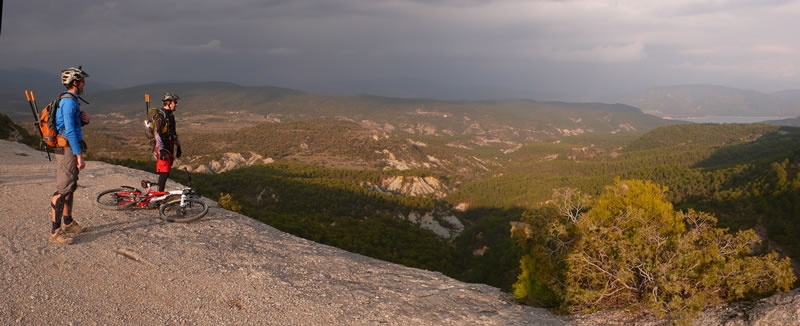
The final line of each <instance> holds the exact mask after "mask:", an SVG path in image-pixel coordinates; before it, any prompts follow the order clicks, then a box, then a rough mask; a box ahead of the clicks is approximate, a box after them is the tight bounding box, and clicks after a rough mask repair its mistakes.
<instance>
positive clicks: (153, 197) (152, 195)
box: [118, 179, 184, 208]
mask: <svg viewBox="0 0 800 326" xmlns="http://www.w3.org/2000/svg"><path fill="white" fill-rule="evenodd" d="M154 185H155V184H154V183H152V182H150V181H149V180H147V179H144V180H142V188H144V189H145V191H144V192H142V191H141V190H139V189H136V188H133V187H129V186H123V188H129V189H131V191H130V192H126V193H118V195H119V196H120V197H125V196H127V195H133V196H134V197H135V203H134V204H133V207H139V208H154V207H155V206H156V204H158V203H160V202H161V201H163V200H165V199H167V198H168V197H170V196H173V195H181V199H183V194H184V190H171V191H157V190H153V189H152V187H153V186H154ZM181 204H183V203H181Z"/></svg>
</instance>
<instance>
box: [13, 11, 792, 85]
mask: <svg viewBox="0 0 800 326" xmlns="http://www.w3.org/2000/svg"><path fill="white" fill-rule="evenodd" d="M799 30H800V1H789V0H758V1H757V0H693V1H687V0H646V1H645V0H620V1H588V0H582V1H581V0H579V1H570V0H565V1H536V0H519V1H517V0H497V1H492V0H224V1H222V0H219V1H213V0H180V1H177V0H136V1H121V0H120V1H90V0H71V1H56V0H9V1H5V3H4V7H3V20H2V34H0V68H3V69H13V68H21V67H27V68H35V69H40V70H44V71H48V72H54V73H59V72H60V71H61V69H63V68H65V67H67V66H72V65H83V67H84V68H85V69H86V70H87V71H88V72H89V73H90V74H91V78H96V79H97V80H101V81H103V82H107V83H110V84H112V85H114V86H117V87H128V86H134V85H138V84H144V83H150V82H157V81H211V80H213V81H229V82H234V83H238V84H242V85H272V86H284V87H292V88H301V89H303V88H305V89H307V90H313V89H326V88H332V87H334V88H335V87H338V88H347V87H352V88H354V91H363V89H355V88H359V87H363V85H365V84H369V83H374V84H376V85H383V86H382V87H397V88H398V89H401V88H404V87H407V88H408V89H409V91H408V92H412V93H413V89H414V87H410V86H408V84H416V85H418V87H422V86H424V87H429V89H428V90H429V91H435V89H436V88H437V87H442V92H447V91H452V89H492V90H497V91H498V92H500V93H503V94H511V95H516V96H519V97H528V98H534V99H561V100H607V99H609V98H614V97H617V96H619V95H623V94H625V93H627V92H632V91H635V90H640V89H644V88H648V87H655V86H666V85H678V84H715V85H722V86H729V87H736V88H743V89H752V90H757V91H761V92H774V91H779V90H784V89H792V88H800V57H798V53H799V52H800V37H798V36H797V31H799ZM420 85H421V86H420ZM470 87H471V88H470ZM450 88H452V89H450ZM454 94H455V93H454ZM407 95H409V96H413V95H415V94H407Z"/></svg>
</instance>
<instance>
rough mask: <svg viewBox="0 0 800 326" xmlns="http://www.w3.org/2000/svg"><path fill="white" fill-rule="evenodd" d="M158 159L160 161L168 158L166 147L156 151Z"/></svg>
mask: <svg viewBox="0 0 800 326" xmlns="http://www.w3.org/2000/svg"><path fill="white" fill-rule="evenodd" d="M158 159H159V160H162V161H166V160H168V159H169V151H168V150H166V149H162V150H159V151H158Z"/></svg>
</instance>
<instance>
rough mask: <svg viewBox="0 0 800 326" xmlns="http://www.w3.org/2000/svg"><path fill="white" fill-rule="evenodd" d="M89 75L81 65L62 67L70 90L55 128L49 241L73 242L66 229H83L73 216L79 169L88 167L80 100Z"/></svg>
mask: <svg viewBox="0 0 800 326" xmlns="http://www.w3.org/2000/svg"><path fill="white" fill-rule="evenodd" d="M86 77H89V74H87V73H86V72H85V71H83V69H82V67H81V66H78V68H75V67H70V68H67V69H64V70H63V71H61V83H62V84H63V85H64V87H66V88H67V91H66V92H64V93H63V94H62V95H61V100H60V101H59V103H58V109H57V110H56V114H55V119H56V129H57V130H58V131H59V135H58V137H59V139H58V146H57V147H56V149H55V154H56V192H55V193H53V197H52V198H51V199H50V208H51V210H50V221H51V222H52V225H51V229H50V241H52V242H55V243H64V244H71V243H72V238H70V237H67V236H66V235H65V233H81V232H83V231H84V228H82V227H81V226H80V225H79V224H78V222H76V221H75V220H73V219H72V204H73V199H74V197H75V196H74V195H73V193H74V192H75V189H77V188H78V173H79V172H80V170H83V168H85V167H86V162H85V161H84V157H83V156H84V154H85V152H86V148H87V147H86V142H84V141H83V131H82V130H81V127H82V126H84V125H86V124H88V123H89V114H88V113H86V112H81V104H80V103H79V102H78V99H80V96H81V94H83V87H84V86H85V85H86ZM81 100H83V99H81ZM84 102H86V101H84ZM86 103H87V104H88V102H86ZM62 218H63V222H64V225H63V228H62V225H61V222H62Z"/></svg>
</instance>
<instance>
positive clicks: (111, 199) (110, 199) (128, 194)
mask: <svg viewBox="0 0 800 326" xmlns="http://www.w3.org/2000/svg"><path fill="white" fill-rule="evenodd" d="M94 203H95V205H96V206H97V207H99V208H102V209H107V210H113V211H116V210H121V209H125V208H128V207H130V206H131V205H133V204H134V203H136V189H133V188H116V189H109V190H106V191H103V192H101V193H100V194H98V195H97V200H95V202H94Z"/></svg>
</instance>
